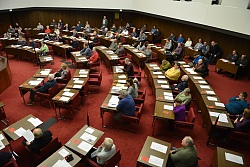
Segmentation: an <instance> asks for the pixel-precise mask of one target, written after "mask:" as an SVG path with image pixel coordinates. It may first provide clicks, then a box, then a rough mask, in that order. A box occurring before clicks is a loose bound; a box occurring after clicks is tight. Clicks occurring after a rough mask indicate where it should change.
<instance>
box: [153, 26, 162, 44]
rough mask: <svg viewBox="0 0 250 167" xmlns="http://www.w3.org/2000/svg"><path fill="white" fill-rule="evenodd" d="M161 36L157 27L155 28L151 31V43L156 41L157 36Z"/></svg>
mask: <svg viewBox="0 0 250 167" xmlns="http://www.w3.org/2000/svg"><path fill="white" fill-rule="evenodd" d="M160 36H161V31H160V30H159V28H156V30H155V32H154V33H153V43H156V42H157V38H159V37H160Z"/></svg>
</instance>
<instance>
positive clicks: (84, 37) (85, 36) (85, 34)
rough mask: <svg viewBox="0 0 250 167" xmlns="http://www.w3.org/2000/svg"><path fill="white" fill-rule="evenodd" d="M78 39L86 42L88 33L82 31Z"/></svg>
mask: <svg viewBox="0 0 250 167" xmlns="http://www.w3.org/2000/svg"><path fill="white" fill-rule="evenodd" d="M80 38H83V39H86V40H88V38H89V37H88V33H87V32H86V31H85V30H83V31H82V36H80Z"/></svg>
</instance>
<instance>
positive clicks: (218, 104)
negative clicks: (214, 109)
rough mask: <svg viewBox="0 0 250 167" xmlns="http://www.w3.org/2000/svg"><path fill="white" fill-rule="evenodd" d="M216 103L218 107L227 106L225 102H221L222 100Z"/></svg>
mask: <svg viewBox="0 0 250 167" xmlns="http://www.w3.org/2000/svg"><path fill="white" fill-rule="evenodd" d="M214 104H215V105H216V106H218V107H225V105H224V104H223V103H220V102H214Z"/></svg>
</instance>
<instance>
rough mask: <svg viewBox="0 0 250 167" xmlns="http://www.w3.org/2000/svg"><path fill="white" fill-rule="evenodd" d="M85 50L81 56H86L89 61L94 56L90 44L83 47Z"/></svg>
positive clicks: (81, 52)
mask: <svg viewBox="0 0 250 167" xmlns="http://www.w3.org/2000/svg"><path fill="white" fill-rule="evenodd" d="M83 46H84V48H83V49H82V50H81V51H80V54H81V55H85V56H86V57H87V58H88V59H89V58H90V57H91V56H92V51H91V49H90V48H89V46H88V44H84V45H83Z"/></svg>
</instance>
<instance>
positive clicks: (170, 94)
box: [163, 92, 173, 97]
mask: <svg viewBox="0 0 250 167" xmlns="http://www.w3.org/2000/svg"><path fill="white" fill-rule="evenodd" d="M163 94H164V96H171V97H173V93H172V92H163Z"/></svg>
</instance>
